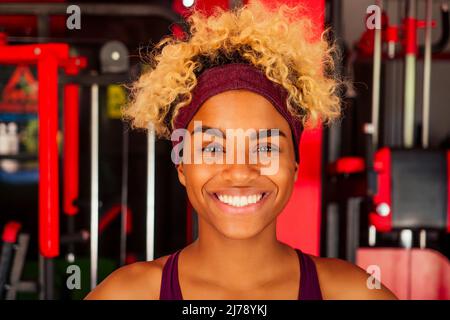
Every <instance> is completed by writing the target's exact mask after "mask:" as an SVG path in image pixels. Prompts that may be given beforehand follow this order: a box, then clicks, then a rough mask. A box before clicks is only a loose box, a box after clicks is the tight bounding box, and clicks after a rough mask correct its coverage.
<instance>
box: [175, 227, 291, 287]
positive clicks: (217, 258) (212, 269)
mask: <svg viewBox="0 0 450 320" xmlns="http://www.w3.org/2000/svg"><path fill="white" fill-rule="evenodd" d="M183 251H186V256H188V257H189V258H188V257H187V259H188V260H189V264H190V265H191V266H192V267H193V270H195V272H196V274H201V275H202V277H204V278H205V279H206V280H208V279H215V281H218V282H219V283H223V284H226V285H227V286H228V287H230V286H233V285H234V284H235V285H236V287H239V288H242V286H243V285H245V284H246V283H247V284H248V285H249V286H250V285H252V284H255V283H264V282H265V280H267V279H272V278H273V276H274V275H276V274H277V272H278V273H279V272H280V264H281V265H283V263H288V262H289V256H290V255H292V249H291V248H290V247H289V246H287V245H285V244H283V243H281V242H279V241H278V240H277V238H276V221H274V222H273V223H272V224H270V225H268V226H267V227H266V228H265V229H264V230H263V231H261V232H260V233H258V234H257V235H255V236H254V237H251V238H247V239H230V238H227V237H225V236H224V235H223V234H221V233H219V232H218V231H217V230H216V229H214V228H213V227H212V226H210V225H209V224H206V223H205V222H203V223H202V222H200V223H199V237H198V239H197V240H196V241H195V242H194V243H192V244H191V245H189V246H188V247H187V248H186V249H185V250H183ZM291 261H292V260H291ZM281 269H282V268H281ZM243 278H245V279H243ZM243 281H244V283H243Z"/></svg>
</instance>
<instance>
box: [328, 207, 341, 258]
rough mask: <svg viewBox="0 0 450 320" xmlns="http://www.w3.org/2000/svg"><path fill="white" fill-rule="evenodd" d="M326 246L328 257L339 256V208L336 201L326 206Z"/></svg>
mask: <svg viewBox="0 0 450 320" xmlns="http://www.w3.org/2000/svg"><path fill="white" fill-rule="evenodd" d="M326 230H327V231H326V232H327V248H326V256H327V257H328V258H337V257H338V256H339V208H338V204H337V203H330V204H329V205H328V206H327V227H326Z"/></svg>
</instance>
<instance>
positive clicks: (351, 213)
mask: <svg viewBox="0 0 450 320" xmlns="http://www.w3.org/2000/svg"><path fill="white" fill-rule="evenodd" d="M361 201H362V198H359V197H358V198H349V199H348V201H347V230H346V233H347V241H346V246H347V248H346V250H345V252H346V260H347V261H350V262H353V263H355V262H356V250H357V249H358V247H359V221H360V220H359V215H360V207H361Z"/></svg>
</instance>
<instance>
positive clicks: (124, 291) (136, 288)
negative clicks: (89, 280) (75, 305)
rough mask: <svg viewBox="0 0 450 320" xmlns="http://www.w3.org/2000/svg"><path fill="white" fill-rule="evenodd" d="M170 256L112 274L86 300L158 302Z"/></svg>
mask: <svg viewBox="0 0 450 320" xmlns="http://www.w3.org/2000/svg"><path fill="white" fill-rule="evenodd" d="M168 258H169V255H166V256H163V257H160V258H158V259H155V260H152V261H143V262H135V263H132V264H129V265H126V266H123V267H121V268H119V269H117V270H116V271H114V272H113V273H111V274H110V275H109V276H108V277H107V278H106V279H105V280H103V281H102V282H101V283H100V284H99V285H98V286H97V287H95V289H94V290H92V291H91V292H90V293H89V294H88V295H87V296H86V297H85V299H86V300H158V299H159V292H160V287H161V277H162V270H163V268H164V264H165V263H166V261H167V259H168Z"/></svg>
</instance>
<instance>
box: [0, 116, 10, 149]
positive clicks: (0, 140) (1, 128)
mask: <svg viewBox="0 0 450 320" xmlns="http://www.w3.org/2000/svg"><path fill="white" fill-rule="evenodd" d="M7 154H9V139H8V133H7V131H6V124H4V123H0V155H7Z"/></svg>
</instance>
